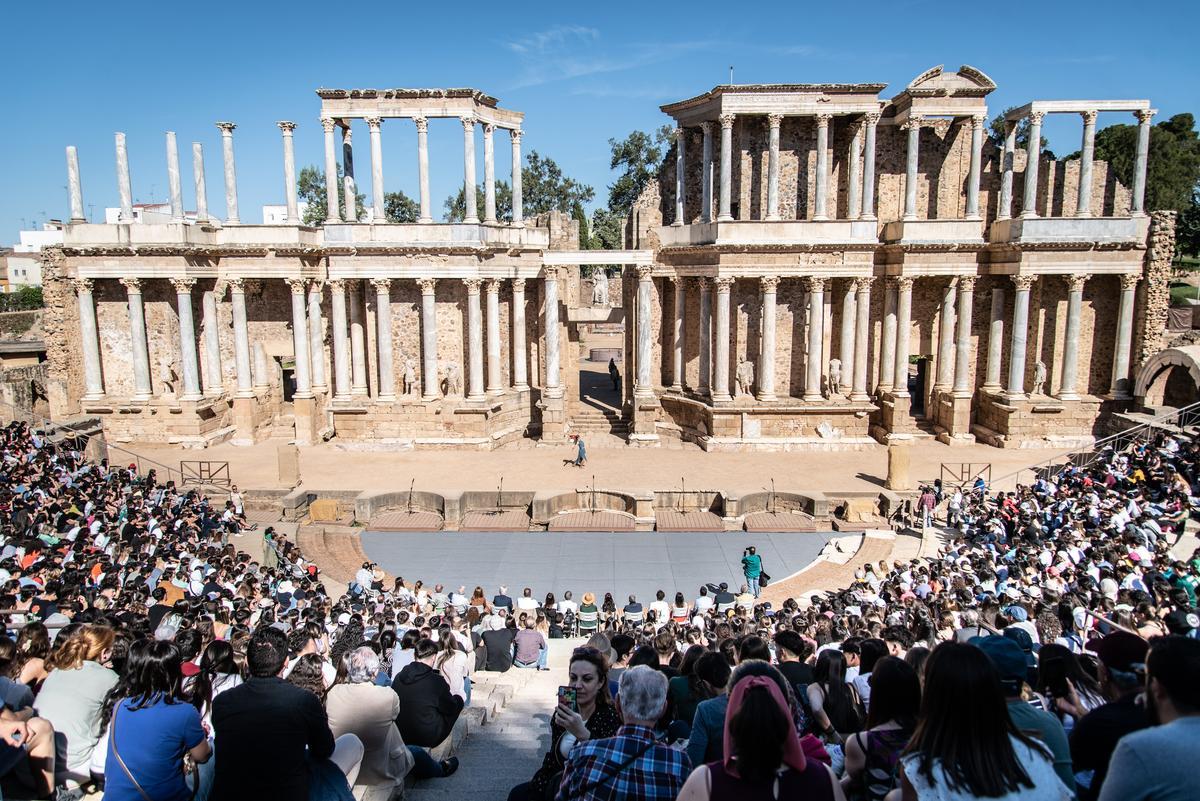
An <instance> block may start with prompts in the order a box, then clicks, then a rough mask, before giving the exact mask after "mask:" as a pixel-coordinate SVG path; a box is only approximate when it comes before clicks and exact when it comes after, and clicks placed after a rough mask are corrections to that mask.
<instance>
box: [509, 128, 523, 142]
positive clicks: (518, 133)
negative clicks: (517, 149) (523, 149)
mask: <svg viewBox="0 0 1200 801" xmlns="http://www.w3.org/2000/svg"><path fill="white" fill-rule="evenodd" d="M508 135H509V138H511V139H512V140H513V141H514V142H516V143H517V144H518V145H519V144H521V137H522V136H524V135H525V133H524V131H522V130H521V129H520V128H513V129H512V130H511V131H509V132H508Z"/></svg>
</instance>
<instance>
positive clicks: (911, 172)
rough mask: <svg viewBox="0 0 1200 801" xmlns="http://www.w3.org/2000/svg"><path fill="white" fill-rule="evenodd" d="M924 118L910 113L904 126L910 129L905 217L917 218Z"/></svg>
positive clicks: (906, 163)
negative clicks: (918, 163)
mask: <svg viewBox="0 0 1200 801" xmlns="http://www.w3.org/2000/svg"><path fill="white" fill-rule="evenodd" d="M922 122H924V120H923V119H922V118H921V117H920V116H919V115H916V114H910V115H909V117H908V122H906V123H904V125H903V126H902V127H903V128H904V129H905V130H906V131H908V151H907V153H908V157H907V160H906V161H905V167H904V219H906V220H915V219H917V157H918V155H919V154H920V152H921V123H922Z"/></svg>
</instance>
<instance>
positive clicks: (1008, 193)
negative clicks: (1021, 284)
mask: <svg viewBox="0 0 1200 801" xmlns="http://www.w3.org/2000/svg"><path fill="white" fill-rule="evenodd" d="M1016 150H1017V124H1016V123H1015V122H1012V121H1008V120H1006V121H1005V123H1004V152H1003V153H1002V154H1001V156H1000V165H1001V166H1000V170H1001V172H1000V203H999V207H998V208H997V209H996V219H997V220H1007V219H1010V218H1011V217H1012V202H1013V165H1014V161H1015V158H1016V155H1015V154H1016ZM993 296H994V293H993ZM999 388H1000V387H999V385H997V386H996V389H999Z"/></svg>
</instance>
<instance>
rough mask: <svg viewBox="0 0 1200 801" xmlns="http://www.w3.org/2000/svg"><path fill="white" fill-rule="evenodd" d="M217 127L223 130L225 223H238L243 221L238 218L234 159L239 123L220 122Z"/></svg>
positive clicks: (222, 154)
mask: <svg viewBox="0 0 1200 801" xmlns="http://www.w3.org/2000/svg"><path fill="white" fill-rule="evenodd" d="M217 128H219V129H220V130H221V156H222V161H223V162H224V166H225V224H226V225H237V224H239V223H240V222H241V220H239V219H238V197H237V167H236V166H235V165H234V161H233V130H234V129H235V128H237V125H235V124H234V123H232V122H218V123H217Z"/></svg>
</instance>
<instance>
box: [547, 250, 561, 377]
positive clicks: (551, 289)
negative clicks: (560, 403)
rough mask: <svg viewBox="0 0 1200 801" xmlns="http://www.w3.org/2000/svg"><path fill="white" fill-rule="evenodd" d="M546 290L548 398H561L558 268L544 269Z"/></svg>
mask: <svg viewBox="0 0 1200 801" xmlns="http://www.w3.org/2000/svg"><path fill="white" fill-rule="evenodd" d="M543 271H544V273H545V276H546V278H545V282H546V283H545V288H546V387H545V389H546V397H548V398H561V397H562V394H563V389H562V387H561V386H560V385H559V382H558V373H559V369H560V362H559V359H560V358H561V357H560V356H559V348H558V268H556V267H546V268H543Z"/></svg>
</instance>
